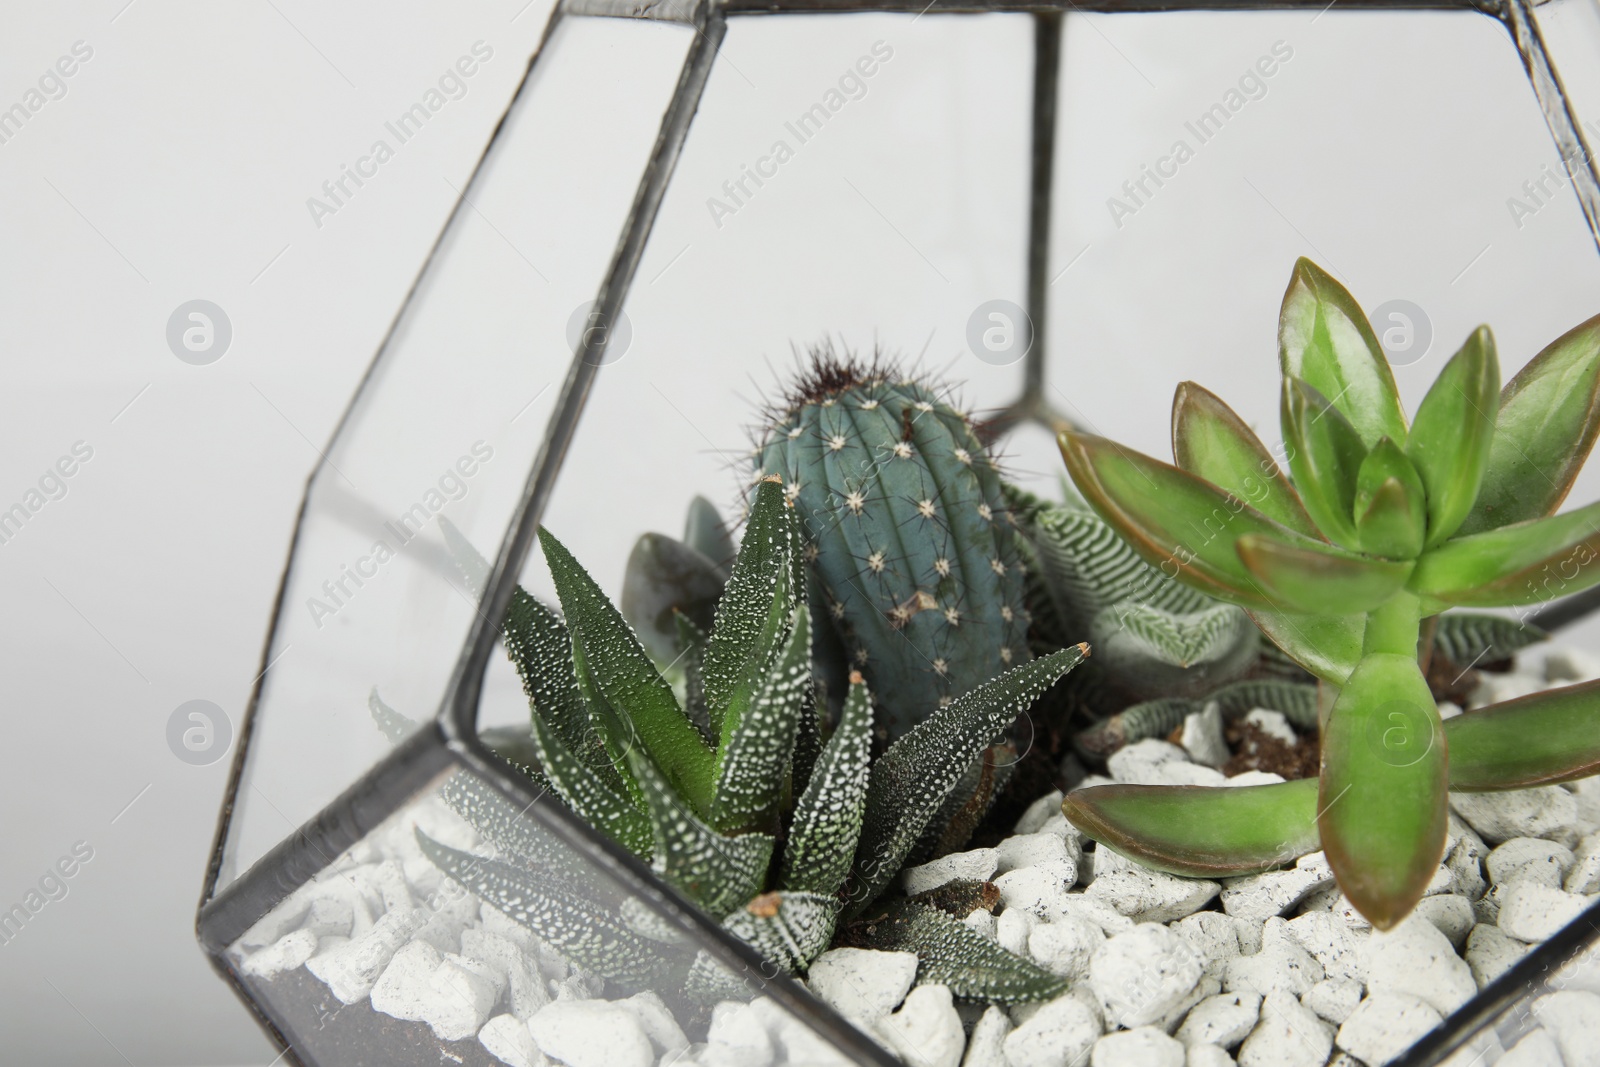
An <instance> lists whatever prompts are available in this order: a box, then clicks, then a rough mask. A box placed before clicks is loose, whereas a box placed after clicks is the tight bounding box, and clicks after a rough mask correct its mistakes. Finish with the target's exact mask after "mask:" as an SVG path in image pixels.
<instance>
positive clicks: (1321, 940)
mask: <svg viewBox="0 0 1600 1067" xmlns="http://www.w3.org/2000/svg"><path fill="white" fill-rule="evenodd" d="M1467 911H1468V918H1469V919H1470V917H1471V911H1472V909H1471V908H1470V907H1469V908H1468V909H1467ZM1287 930H1288V934H1289V936H1290V937H1292V938H1294V940H1295V942H1296V943H1298V944H1299V945H1300V947H1301V948H1303V949H1305V950H1306V951H1307V952H1309V953H1311V956H1312V958H1313V959H1315V960H1316V961H1317V962H1318V963H1319V964H1321V965H1322V970H1323V973H1324V974H1325V975H1326V976H1327V977H1329V978H1345V979H1353V980H1355V981H1357V982H1361V981H1365V979H1366V976H1367V964H1366V957H1365V955H1364V951H1363V950H1364V948H1365V946H1366V942H1367V938H1368V937H1370V936H1371V935H1370V934H1368V933H1367V932H1366V931H1358V930H1352V929H1350V927H1349V926H1347V925H1346V924H1345V923H1344V921H1343V920H1341V919H1339V918H1338V917H1336V916H1335V915H1334V914H1333V913H1332V912H1327V911H1312V912H1307V913H1306V914H1304V915H1297V916H1295V917H1294V918H1293V919H1290V920H1289V921H1288V923H1287ZM1463 936H1465V934H1464V933H1463Z"/></svg>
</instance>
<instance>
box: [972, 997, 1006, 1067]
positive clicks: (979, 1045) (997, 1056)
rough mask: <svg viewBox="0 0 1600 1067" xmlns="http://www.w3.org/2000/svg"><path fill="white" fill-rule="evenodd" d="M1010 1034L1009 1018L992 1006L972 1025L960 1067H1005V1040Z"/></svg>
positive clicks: (1002, 1011) (999, 1009) (1001, 1010)
mask: <svg viewBox="0 0 1600 1067" xmlns="http://www.w3.org/2000/svg"><path fill="white" fill-rule="evenodd" d="M1010 1033H1011V1017H1010V1016H1008V1015H1007V1014H1006V1013H1005V1011H1004V1010H1003V1009H1001V1008H999V1007H997V1006H995V1005H993V1004H991V1005H989V1007H987V1008H985V1009H984V1012H983V1016H982V1017H981V1018H980V1019H979V1020H978V1021H977V1022H976V1023H974V1024H973V1027H972V1036H971V1037H970V1038H968V1039H967V1054H966V1056H965V1058H963V1059H962V1061H961V1067H1006V1054H1005V1049H1004V1047H1003V1046H1004V1045H1005V1040H1006V1035H1008V1034H1010Z"/></svg>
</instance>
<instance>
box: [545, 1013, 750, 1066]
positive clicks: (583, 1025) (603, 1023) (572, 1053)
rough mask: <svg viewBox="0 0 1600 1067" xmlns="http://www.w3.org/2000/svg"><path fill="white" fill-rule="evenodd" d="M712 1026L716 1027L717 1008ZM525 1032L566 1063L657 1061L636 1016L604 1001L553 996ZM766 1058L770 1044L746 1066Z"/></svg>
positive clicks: (626, 1064) (595, 1064)
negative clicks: (761, 1056) (555, 998)
mask: <svg viewBox="0 0 1600 1067" xmlns="http://www.w3.org/2000/svg"><path fill="white" fill-rule="evenodd" d="M723 1007H724V1005H723V1004H718V1005H717V1009H719V1010H720V1009H721V1008H723ZM737 1007H739V1008H743V1007H744V1005H742V1004H740V1005H737ZM711 1028H712V1030H713V1031H715V1030H716V1028H717V1016H716V1013H715V1011H714V1012H713V1014H712V1021H711ZM528 1032H529V1033H531V1034H532V1035H533V1040H534V1041H535V1043H537V1044H538V1046H539V1050H540V1051H541V1052H543V1053H544V1054H545V1055H546V1056H549V1057H550V1058H551V1059H556V1060H560V1061H561V1062H562V1063H565V1064H568V1065H569V1067H651V1065H653V1064H654V1063H655V1061H656V1057H655V1053H654V1052H653V1051H652V1050H651V1047H650V1038H648V1037H647V1036H645V1032H644V1029H643V1028H642V1027H640V1026H639V1023H638V1021H637V1020H636V1019H634V1017H633V1016H632V1015H631V1014H629V1013H628V1012H626V1011H623V1010H621V1009H620V1008H617V1007H614V1006H612V1005H611V1004H608V1003H607V1002H605V1001H603V1000H555V1001H551V1002H550V1003H549V1004H546V1005H545V1006H544V1007H542V1008H540V1009H539V1012H538V1014H536V1015H535V1016H534V1017H533V1018H531V1019H529V1020H528ZM761 1035H762V1037H763V1038H765V1037H766V1032H765V1031H761ZM770 1061H771V1050H770V1047H769V1049H768V1054H767V1059H765V1060H761V1061H759V1062H757V1061H756V1060H755V1059H754V1058H752V1060H751V1064H750V1067H767V1064H768V1063H770Z"/></svg>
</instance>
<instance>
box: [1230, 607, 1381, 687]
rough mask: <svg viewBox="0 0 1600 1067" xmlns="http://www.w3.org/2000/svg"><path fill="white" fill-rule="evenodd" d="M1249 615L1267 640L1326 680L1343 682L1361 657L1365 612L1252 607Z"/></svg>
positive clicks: (1335, 682) (1365, 625) (1364, 631)
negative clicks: (1313, 612) (1295, 611)
mask: <svg viewBox="0 0 1600 1067" xmlns="http://www.w3.org/2000/svg"><path fill="white" fill-rule="evenodd" d="M1250 617H1251V618H1252V619H1254V620H1255V624H1256V625H1257V626H1259V627H1261V632H1262V633H1263V634H1265V635H1266V637H1267V640H1269V641H1271V642H1272V643H1273V644H1274V645H1276V646H1278V648H1279V649H1280V650H1281V651H1282V652H1283V653H1284V654H1285V655H1287V656H1288V657H1289V658H1290V659H1292V660H1294V661H1295V662H1296V663H1298V664H1300V666H1302V667H1304V668H1305V669H1306V670H1308V671H1310V672H1311V673H1312V674H1314V675H1316V676H1317V677H1318V678H1321V679H1322V680H1323V681H1325V682H1332V683H1333V684H1334V685H1343V684H1344V680H1345V679H1346V678H1348V677H1350V672H1351V671H1353V670H1355V669H1356V663H1357V662H1358V661H1359V660H1360V659H1361V639H1362V636H1363V635H1364V634H1365V633H1366V628H1367V620H1366V618H1365V617H1364V616H1361V615H1291V614H1288V613H1286V612H1280V611H1252V612H1251V613H1250Z"/></svg>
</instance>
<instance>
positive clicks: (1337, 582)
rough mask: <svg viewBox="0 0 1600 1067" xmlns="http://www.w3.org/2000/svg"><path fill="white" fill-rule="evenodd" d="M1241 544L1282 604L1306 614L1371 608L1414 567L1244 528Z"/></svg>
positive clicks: (1251, 564)
mask: <svg viewBox="0 0 1600 1067" xmlns="http://www.w3.org/2000/svg"><path fill="white" fill-rule="evenodd" d="M1237 547H1238V551H1239V558H1240V559H1241V560H1243V561H1244V565H1245V566H1246V567H1248V568H1249V570H1250V573H1251V574H1253V575H1254V576H1255V577H1256V578H1257V579H1259V580H1260V582H1261V584H1262V585H1263V586H1264V587H1265V588H1266V589H1267V590H1268V591H1269V592H1270V593H1271V595H1272V598H1273V600H1274V602H1275V603H1276V605H1277V606H1278V608H1279V609H1280V610H1283V611H1289V612H1301V613H1304V614H1308V615H1309V614H1333V615H1353V614H1356V613H1359V612H1364V611H1370V610H1372V609H1373V608H1375V607H1377V606H1379V605H1380V604H1382V603H1383V602H1384V601H1386V600H1388V599H1389V597H1390V596H1392V595H1393V594H1394V593H1396V592H1397V591H1399V590H1400V588H1401V587H1403V586H1404V585H1405V583H1406V578H1407V576H1409V575H1410V573H1411V567H1412V565H1411V563H1409V562H1399V561H1394V560H1384V559H1375V558H1373V557H1371V556H1362V555H1357V554H1355V553H1352V552H1344V551H1341V550H1339V549H1337V548H1335V547H1334V546H1332V545H1318V543H1317V542H1314V541H1302V542H1301V543H1300V544H1298V545H1291V544H1285V543H1284V542H1283V541H1280V540H1278V539H1277V538H1275V537H1271V536H1266V535H1262V534H1246V535H1245V536H1243V537H1241V538H1239V540H1238V542H1237Z"/></svg>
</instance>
